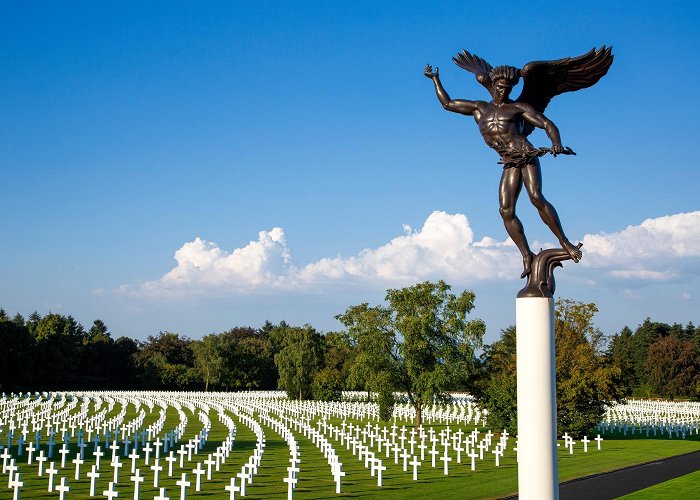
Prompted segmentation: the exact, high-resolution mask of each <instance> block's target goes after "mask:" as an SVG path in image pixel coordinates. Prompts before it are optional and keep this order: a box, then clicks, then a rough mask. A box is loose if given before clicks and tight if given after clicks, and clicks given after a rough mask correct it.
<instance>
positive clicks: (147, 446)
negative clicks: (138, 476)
mask: <svg viewBox="0 0 700 500" xmlns="http://www.w3.org/2000/svg"><path fill="white" fill-rule="evenodd" d="M142 449H143V451H145V452H146V465H148V461H149V460H150V459H151V452H152V451H153V448H151V443H150V442H148V443H146V446H144V447H143V448H142Z"/></svg>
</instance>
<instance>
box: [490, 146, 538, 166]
mask: <svg viewBox="0 0 700 500" xmlns="http://www.w3.org/2000/svg"><path fill="white" fill-rule="evenodd" d="M496 151H498V154H500V155H501V161H499V162H498V163H499V164H501V165H503V168H519V167H524V166H526V165H532V163H533V162H534V161H535V159H536V158H539V157H540V156H543V155H545V154H546V153H547V152H546V151H542V150H540V149H533V150H531V151H515V150H498V149H497V150H496Z"/></svg>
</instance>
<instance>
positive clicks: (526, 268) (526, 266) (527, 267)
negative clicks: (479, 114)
mask: <svg viewBox="0 0 700 500" xmlns="http://www.w3.org/2000/svg"><path fill="white" fill-rule="evenodd" d="M533 257H534V255H533V254H532V253H530V254H528V255H527V256H525V257H523V272H522V274H521V275H520V279H523V278H525V277H526V276H529V275H530V271H531V268H532V258H533Z"/></svg>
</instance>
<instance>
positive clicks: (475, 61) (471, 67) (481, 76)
mask: <svg viewBox="0 0 700 500" xmlns="http://www.w3.org/2000/svg"><path fill="white" fill-rule="evenodd" d="M452 60H453V61H454V62H455V64H456V65H457V66H459V67H460V68H462V69H466V70H467V71H469V72H470V73H474V74H475V75H476V80H477V81H478V82H479V83H480V84H482V85H483V86H484V87H486V89H487V90H488V91H489V92H491V77H490V76H489V73H491V70H492V69H493V66H491V65H490V64H489V63H487V62H486V61H485V60H483V59H482V58H481V57H479V56H477V55H476V54H474V55H472V54H470V53H469V52H467V51H466V50H462V52H459V53H457V56H456V57H453V58H452Z"/></svg>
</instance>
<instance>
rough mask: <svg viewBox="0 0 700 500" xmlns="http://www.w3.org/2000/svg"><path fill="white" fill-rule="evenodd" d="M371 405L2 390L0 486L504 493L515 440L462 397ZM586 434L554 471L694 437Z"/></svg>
mask: <svg viewBox="0 0 700 500" xmlns="http://www.w3.org/2000/svg"><path fill="white" fill-rule="evenodd" d="M377 410H378V409H377V407H376V405H375V404H372V403H320V402H297V401H288V400H286V399H284V398H282V397H281V395H280V394H279V393H240V394H239V393H220V394H210V393H155V392H153V393H149V392H139V393H119V392H113V393H108V392H104V393H76V394H53V395H51V396H50V397H40V398H37V397H34V396H33V397H31V398H26V397H25V398H17V397H15V398H3V399H0V445H1V446H3V449H0V451H1V452H2V454H0V460H1V461H2V473H1V474H0V499H4V498H8V499H9V498H22V497H23V498H52V499H55V498H95V497H99V498H116V497H118V498H143V499H146V498H147V499H152V498H157V499H158V500H163V499H165V498H186V497H187V496H189V497H197V498H198V497H202V498H212V499H215V498H223V499H227V498H229V499H231V498H240V497H241V496H243V494H244V493H245V496H246V497H251V498H258V499H263V498H285V497H287V498H293V497H298V498H308V499H322V498H334V497H353V498H374V497H377V496H380V495H381V498H416V497H422V498H441V499H448V498H497V497H501V496H506V495H509V494H513V493H515V491H516V489H517V469H516V452H515V451H514V450H513V448H514V447H515V446H516V442H515V439H514V438H513V437H512V436H508V435H507V434H505V435H501V434H500V433H497V432H496V433H494V432H491V430H489V429H488V426H487V425H485V424H486V423H487V422H486V421H485V419H484V415H483V414H482V412H481V410H480V409H479V407H478V405H477V404H476V403H475V402H473V401H472V400H469V399H464V400H460V401H456V402H455V403H453V404H452V405H447V406H445V407H433V408H432V409H426V412H425V421H424V424H423V426H422V428H419V429H416V428H415V427H414V426H413V424H412V422H413V414H412V412H411V409H410V408H409V407H408V406H403V405H397V408H396V409H395V413H394V421H393V422H389V423H383V422H379V421H378V419H377ZM662 436H664V437H662ZM593 438H595V436H590V442H588V443H587V451H584V444H583V443H582V442H581V441H580V440H576V441H575V442H573V444H571V443H565V442H564V441H560V444H561V446H560V447H559V478H560V481H566V480H570V479H574V478H578V477H582V476H587V475H591V474H597V473H601V472H606V471H610V470H615V469H619V468H622V467H626V466H629V465H634V464H637V463H643V462H648V461H653V460H657V459H660V458H664V457H668V456H673V455H678V454H681V453H686V452H690V451H695V450H698V449H700V440H699V436H698V435H697V434H692V435H691V434H690V433H688V435H687V436H686V439H680V438H676V437H675V434H672V438H669V437H668V435H666V434H663V433H661V432H660V433H659V434H658V436H657V437H651V438H646V437H645V436H643V435H641V434H640V432H637V433H636V434H635V435H632V434H631V433H628V432H627V431H626V430H625V431H624V432H623V431H619V432H618V431H615V432H609V433H608V434H603V441H602V443H601V449H600V450H598V442H597V441H595V440H594V439H593ZM572 450H573V453H571V451H572ZM49 455H50V457H49ZM497 461H498V464H497V463H496V462H497ZM683 479H685V478H681V479H679V480H676V481H680V482H678V483H675V482H674V481H671V482H669V484H668V485H667V487H668V486H672V487H673V488H677V489H678V491H686V490H685V489H683V488H686V489H687V488H691V484H690V483H688V482H683V481H682V480H683ZM670 483H674V484H673V485H671V484H670ZM68 488H69V489H68ZM50 489H51V490H52V491H49V490H50ZM664 492H665V493H666V490H664ZM117 493H118V495H117ZM640 498H645V497H640Z"/></svg>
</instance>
